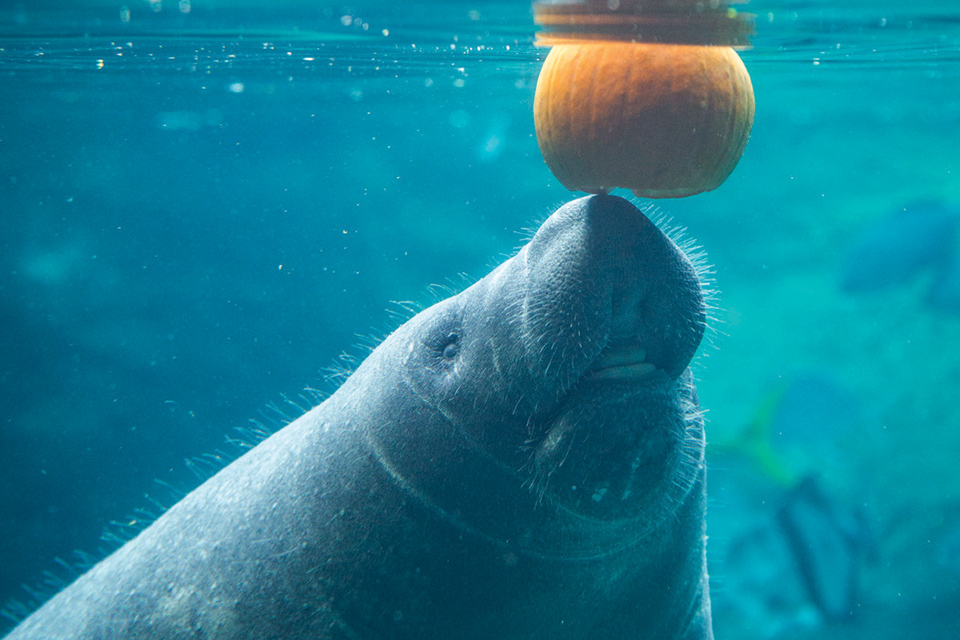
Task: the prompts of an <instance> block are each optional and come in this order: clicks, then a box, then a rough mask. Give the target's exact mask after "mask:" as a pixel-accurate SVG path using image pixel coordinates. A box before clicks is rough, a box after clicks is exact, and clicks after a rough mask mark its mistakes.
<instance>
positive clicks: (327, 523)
mask: <svg viewBox="0 0 960 640" xmlns="http://www.w3.org/2000/svg"><path fill="white" fill-rule="evenodd" d="M704 318H705V313H704V304H703V298H702V294H701V286H700V281H699V279H698V277H697V274H696V272H695V270H694V268H693V267H692V266H691V264H690V262H689V261H688V260H687V258H686V257H685V256H684V254H683V253H682V252H681V251H680V250H679V249H678V248H677V247H676V246H675V245H674V243H673V242H671V241H670V240H669V239H668V238H667V237H666V236H664V235H663V234H662V233H661V232H660V231H659V230H658V229H657V228H656V227H655V226H654V225H653V224H652V223H651V222H650V221H649V220H648V219H647V218H646V217H644V215H643V214H642V213H641V212H640V211H639V210H637V209H636V208H635V207H634V206H633V205H631V204H630V203H628V202H627V201H625V200H622V199H620V198H616V197H613V196H590V197H587V198H582V199H579V200H576V201H574V202H571V203H569V204H567V205H565V206H563V207H561V208H560V209H559V210H558V211H557V212H556V213H554V214H553V215H552V216H551V217H550V218H549V219H548V220H547V221H546V222H545V223H544V224H543V226H542V227H541V228H540V229H539V231H538V232H537V234H536V235H535V236H534V238H533V239H532V240H531V241H530V242H529V243H528V244H527V245H526V246H524V247H523V248H522V249H521V250H520V252H519V253H518V254H517V255H516V256H515V257H513V258H511V259H510V260H507V261H506V262H505V263H503V264H501V265H500V266H499V267H498V268H496V269H495V270H494V271H493V272H492V273H490V274H489V275H488V276H487V277H485V278H484V279H482V280H480V281H479V282H477V283H476V284H474V285H473V286H471V287H470V288H468V289H466V290H465V291H464V292H463V293H460V294H459V295H455V296H453V297H451V298H448V299H446V300H444V301H442V302H440V303H438V304H436V305H434V306H432V307H430V308H429V309H426V310H425V311H423V312H421V313H420V314H418V315H417V316H415V317H414V318H412V319H411V320H410V321H408V322H407V323H406V324H404V325H403V326H401V327H400V328H399V329H397V330H396V331H395V332H394V333H393V334H392V335H390V336H389V337H388V338H387V339H386V340H384V342H383V343H382V344H381V345H380V346H379V347H378V348H377V349H376V350H375V351H373V352H372V353H371V354H370V356H369V357H368V358H367V359H366V360H365V361H364V362H363V363H362V364H361V365H360V367H359V368H358V369H357V370H356V372H355V373H354V374H353V375H352V376H351V377H350V378H349V379H348V380H347V381H346V382H345V383H344V384H343V385H342V387H341V388H340V389H339V390H338V391H337V392H336V393H334V394H333V395H332V396H331V397H330V398H328V399H327V400H326V401H325V402H323V403H322V404H321V405H319V406H317V407H315V408H314V409H312V410H311V411H309V412H308V413H306V414H305V415H304V416H302V417H301V418H299V419H298V420H296V421H294V422H293V423H291V424H289V425H288V426H286V427H284V428H283V429H281V430H280V431H278V432H277V433H276V434H274V435H273V436H271V437H270V438H268V439H266V440H265V441H263V442H262V443H261V444H259V445H258V446H257V447H255V448H254V449H252V450H251V451H250V452H248V453H247V454H246V455H244V456H242V457H240V458H239V459H238V460H236V461H234V462H233V463H232V464H230V465H229V466H227V467H226V468H225V469H223V470H222V471H221V472H220V473H218V474H217V475H215V476H214V477H212V478H211V479H209V480H208V481H207V482H205V483H204V484H203V485H202V486H201V487H200V488H198V489H197V490H195V491H193V492H192V493H190V494H189V495H188V496H186V497H185V498H184V499H183V500H182V501H180V502H179V503H178V504H176V505H175V506H173V507H172V508H171V509H170V510H169V511H167V513H165V514H164V515H163V516H162V517H160V518H159V519H158V520H157V521H156V522H155V523H153V525H152V526H150V527H149V528H147V529H146V530H144V531H143V532H142V533H140V535H138V536H137V537H136V538H134V539H133V540H131V541H130V542H129V543H127V544H126V545H125V546H123V547H122V548H120V549H119V550H118V551H116V552H115V553H113V554H112V555H111V556H109V557H108V558H106V559H105V560H103V561H102V562H100V563H99V564H97V565H96V566H95V567H93V568H92V569H91V570H90V571H88V572H87V573H86V574H85V575H83V576H81V577H80V578H79V579H78V580H77V581H76V582H74V583H73V584H72V585H71V586H69V587H68V588H66V589H65V590H64V591H62V592H61V593H59V594H58V595H56V596H55V597H54V598H53V599H51V600H50V601H48V602H47V603H46V604H45V605H44V606H43V607H41V608H40V609H39V610H38V611H37V612H36V613H34V614H33V615H32V616H30V617H29V618H27V619H26V620H24V621H23V622H22V623H21V624H20V625H19V626H18V627H17V628H16V629H15V630H14V631H13V632H12V634H11V635H10V636H8V638H9V640H24V639H39V638H57V639H62V638H91V639H92V638H96V639H101V638H117V639H121V638H122V639H125V640H130V639H135V638H164V639H174V638H209V639H212V638H228V639H231V640H233V639H238V638H284V639H292V638H310V639H314V640H315V639H318V638H319V639H325V638H365V639H371V640H374V639H376V640H385V639H391V638H397V639H399V638H409V639H416V640H431V639H443V640H446V639H451V638H458V639H461V638H466V639H472V638H476V639H478V640H479V639H483V640H490V639H492V638H506V639H509V638H523V639H525V640H528V639H535V638H544V639H546V638H549V639H550V640H557V639H560V638H578V639H587V638H645V639H656V640H660V639H668V638H669V639H673V638H689V639H693V638H696V639H702V638H712V631H711V622H710V604H709V602H710V601H709V595H708V588H707V574H706V566H705V535H704V503H705V492H704V464H703V452H704V439H703V423H702V420H701V416H700V412H699V409H698V406H697V399H696V392H695V390H694V387H693V383H692V379H691V375H690V371H689V369H688V363H689V362H690V359H691V358H692V357H693V355H694V352H695V351H696V349H697V346H698V345H699V343H700V339H701V337H702V335H703V330H704Z"/></svg>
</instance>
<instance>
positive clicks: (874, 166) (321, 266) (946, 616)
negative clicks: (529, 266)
mask: <svg viewBox="0 0 960 640" xmlns="http://www.w3.org/2000/svg"><path fill="white" fill-rule="evenodd" d="M32 6H33V5H29V6H28V5H27V3H23V4H21V5H18V6H12V7H7V5H3V4H0V34H2V35H0V87H2V88H0V91H2V100H0V327H2V328H3V331H2V332H0V354H2V355H0V415H2V416H3V423H2V428H0V513H2V514H3V517H0V567H3V568H2V570H0V602H2V601H6V600H7V599H8V598H17V599H20V600H28V599H29V596H28V594H27V592H26V591H25V590H24V588H23V587H22V585H23V584H27V585H31V588H33V586H34V585H36V586H38V587H39V590H40V591H41V592H43V593H49V592H50V591H51V588H50V587H43V586H39V585H41V584H42V583H43V581H44V579H45V576H44V572H45V571H52V572H53V573H54V574H56V575H60V576H65V575H66V574H67V571H66V570H62V569H60V568H58V564H57V563H56V562H54V561H53V558H54V557H60V558H62V559H64V560H65V561H67V563H74V562H75V561H76V560H77V559H78V558H77V556H76V555H74V554H75V552H74V550H75V549H81V550H83V551H85V552H88V553H92V554H96V552H97V549H98V548H99V547H109V546H110V541H106V542H103V541H101V539H100V536H101V534H102V533H103V531H104V527H105V525H107V524H108V523H109V522H111V521H119V522H125V523H128V524H129V523H133V525H132V526H133V527H134V528H135V527H136V526H138V523H139V522H142V521H144V520H149V518H150V517H151V514H155V513H156V512H157V511H158V508H157V507H155V506H154V502H159V503H161V504H168V503H169V500H170V492H169V490H168V489H166V488H165V485H166V484H170V485H173V486H176V487H180V488H186V489H188V488H190V487H192V486H195V485H196V484H197V483H198V482H199V480H198V478H197V475H195V474H194V473H192V472H191V470H190V468H189V466H188V465H185V464H184V463H183V460H184V459H185V458H192V457H195V456H198V455H201V454H204V453H209V452H212V451H215V450H217V449H223V448H224V446H223V442H224V437H225V435H227V434H229V433H230V432H231V429H232V428H233V427H236V426H238V425H244V424H246V423H247V421H248V420H249V419H251V418H255V419H260V420H261V421H263V422H267V423H269V422H271V421H273V420H275V419H280V420H282V418H280V417H279V416H276V415H275V414H277V413H279V414H285V415H291V416H292V415H295V414H297V413H299V411H300V410H299V409H298V408H296V407H294V406H291V404H288V403H287V401H286V400H285V398H289V399H290V401H291V403H293V404H303V402H302V401H300V400H298V399H297V397H298V395H299V394H300V390H301V389H302V388H303V387H304V385H310V386H313V387H317V388H320V389H323V390H330V389H332V388H333V387H334V386H335V384H336V381H335V380H332V381H331V380H328V375H329V373H330V370H331V369H336V368H337V367H339V366H340V365H339V364H338V362H339V360H338V356H340V354H342V353H344V352H346V353H347V354H352V355H354V356H357V355H362V353H363V349H362V348H361V347H359V346H358V345H361V344H364V343H368V342H370V341H371V338H369V336H373V338H376V337H378V336H381V335H383V333H384V332H386V331H389V330H390V329H392V328H393V327H395V326H396V325H397V324H398V322H399V320H397V318H396V314H395V313H394V311H393V310H396V309H398V308H399V307H398V306H397V305H395V304H393V302H396V301H413V302H416V303H426V302H429V301H431V300H433V299H435V297H436V295H442V293H441V294H436V293H431V292H430V291H429V290H428V285H432V284H438V285H447V286H452V287H454V288H457V287H459V286H461V285H462V283H463V282H464V281H465V280H464V277H463V276H462V275H461V274H465V275H466V281H469V280H470V279H473V278H476V277H479V276H481V275H483V273H485V271H486V269H487V268H488V267H489V266H490V265H491V264H493V263H495V262H497V261H498V260H499V259H500V258H501V257H502V256H504V255H506V254H508V253H510V252H511V251H512V250H513V249H514V248H516V246H517V245H518V244H520V243H521V241H522V239H523V238H524V237H525V236H524V233H525V230H527V229H530V228H533V227H535V226H536V225H537V224H538V222H539V221H540V220H542V219H543V218H544V217H545V216H546V215H547V214H548V213H549V212H550V211H551V210H552V209H553V208H555V207H556V206H557V205H559V204H560V203H562V202H564V201H566V200H569V199H570V198H572V197H573V195H572V194H570V193H569V192H567V191H566V190H565V189H563V188H562V187H561V186H560V185H559V184H558V183H557V182H556V180H555V179H554V178H553V177H552V175H551V174H550V172H549V170H548V169H547V168H546V166H545V164H544V163H543V160H542V158H541V156H540V153H539V150H538V148H537V145H536V140H535V138H534V134H533V122H532V115H531V110H532V100H533V94H534V88H535V83H536V76H537V72H538V68H539V64H540V62H541V60H542V59H543V57H544V55H545V52H544V51H543V50H539V49H536V48H534V47H533V46H532V44H531V43H532V36H533V25H532V20H531V18H530V8H529V5H527V4H525V3H523V2H515V3H487V2H482V3H452V2H451V3H424V4H408V5H404V6H403V7H395V6H393V5H390V6H377V5H374V4H368V5H364V6H362V7H360V6H354V7H352V8H348V7H343V6H337V5H320V6H316V5H311V7H310V8H307V9H298V8H297V7H296V6H292V5H279V4H278V5H276V6H275V9H274V10H272V11H269V12H268V11H256V10H254V9H249V8H243V9H232V10H226V9H223V8H218V7H216V6H212V7H209V8H207V7H204V6H202V5H201V3H200V2H199V0H195V1H194V2H193V3H192V6H190V11H189V13H187V12H184V11H182V10H181V8H182V7H184V5H183V4H182V3H181V4H180V5H177V3H164V4H163V5H162V6H160V5H159V4H156V5H154V6H156V7H159V8H160V10H159V11H157V12H154V11H153V10H152V8H151V6H150V5H147V4H143V5H141V4H136V5H134V4H133V3H131V4H130V7H129V10H128V13H127V14H124V13H123V12H122V11H121V10H119V9H118V8H117V7H114V6H112V5H111V6H105V7H98V6H92V7H90V8H89V9H86V10H82V11H80V10H78V11H75V12H70V13H64V12H62V11H58V10H55V9H51V10H42V9H33V8H31V7H32ZM748 9H749V10H750V11H751V12H753V13H755V14H757V31H758V34H757V36H756V37H755V38H754V41H753V42H754V47H753V48H752V49H750V50H747V51H743V52H741V55H742V57H743V60H744V62H745V64H746V66H747V68H748V69H749V71H750V74H751V77H752V79H753V83H754V89H755V92H756V100H757V114H756V121H755V125H754V129H753V134H752V137H751V140H750V143H749V144H748V146H747V149H746V152H745V155H744V157H743V159H742V160H741V162H740V165H739V166H738V168H737V170H736V171H735V172H734V174H733V175H732V176H731V177H730V179H728V181H727V182H726V183H725V184H724V185H723V186H722V187H720V188H719V189H718V190H716V191H714V192H711V193H707V194H702V195H699V196H695V197H692V198H687V199H684V200H677V201H673V200H668V201H661V202H658V203H656V207H657V208H658V209H659V210H660V211H661V212H662V213H664V214H666V215H667V216H669V217H670V218H671V219H672V221H673V224H675V225H679V226H682V227H685V228H686V230H687V235H688V236H691V237H693V238H695V239H696V240H697V243H698V244H699V245H700V246H701V247H703V249H704V250H705V251H706V253H707V255H708V257H709V261H710V263H711V264H712V265H713V271H714V279H715V281H716V287H717V289H718V290H719V296H718V300H719V303H718V306H719V308H718V309H717V310H716V312H715V314H714V315H715V319H714V326H715V328H716V330H715V331H712V332H711V335H712V337H711V339H710V343H709V344H705V345H704V346H703V347H702V348H701V356H700V357H699V359H698V361H697V363H696V365H695V372H696V376H697V378H698V387H699V391H700V399H701V404H702V406H703V407H704V408H705V409H706V410H707V412H708V413H707V417H708V424H707V429H708V440H709V441H710V443H711V447H710V452H709V453H708V458H709V461H710V465H711V466H710V474H711V475H710V495H711V506H710V513H709V515H708V527H709V531H710V533H711V537H710V542H709V552H710V556H711V577H712V588H713V591H714V596H713V597H714V610H715V626H716V631H717V637H718V638H724V637H757V638H794V637H796V638H804V637H818V638H846V637H871V638H887V637H889V638H894V637H896V638H900V637H903V636H904V635H905V634H907V633H908V634H909V635H910V636H911V637H917V638H942V637H949V636H950V635H952V633H955V632H952V631H951V630H953V629H954V626H953V625H954V619H955V613H954V612H955V611H956V610H957V607H958V606H960V472H958V471H957V469H956V463H955V460H956V457H957V454H956V452H957V451H960V409H958V408H957V400H956V398H957V393H956V389H957V388H958V385H960V310H958V308H960V293H956V291H955V290H960V272H954V271H951V268H952V266H951V265H952V264H953V263H952V259H953V257H954V256H956V255H957V254H958V253H960V247H958V239H957V238H956V237H955V228H954V226H955V225H952V224H951V223H950V222H949V221H950V220H951V219H952V218H951V215H953V214H950V213H948V214H946V220H947V222H945V223H943V224H941V225H939V226H938V225H936V224H933V225H932V226H930V227H929V228H931V229H933V230H932V231H929V232H923V231H922V229H924V228H927V227H925V226H924V225H923V224H921V221H920V219H919V218H910V217H904V216H909V215H918V216H922V215H924V213H925V212H927V211H929V210H931V208H938V207H939V208H941V209H945V210H946V211H948V212H954V213H956V212H957V211H960V152H958V149H960V89H958V87H960V9H957V8H955V7H953V6H952V5H951V4H950V3H946V2H940V3H934V2H927V3H920V4H917V3H914V4H911V5H909V6H907V5H906V3H902V4H896V5H895V4H893V3H881V2H872V3H867V2H847V3H842V4H840V3H827V2H805V3H789V2H753V3H751V4H750V5H749V6H748ZM905 208H906V209H907V212H906V213H904V212H903V209H905ZM898 212H900V213H898ZM958 215H960V214H958ZM878 229H879V231H877V230H878ZM871 230H873V232H874V235H873V236H871V235H870V234H871ZM918 230H919V231H918ZM871 237H874V238H876V237H880V240H876V239H873V240H871ZM864 238H866V240H864ZM884 238H886V239H888V240H889V239H890V238H892V239H893V241H892V242H890V241H888V242H886V243H884V242H883V239H884ZM861 242H867V245H868V246H867V250H866V251H867V252H868V254H869V255H872V256H874V257H876V258H877V261H878V264H880V265H884V264H907V263H911V264H913V263H914V262H915V263H916V264H917V265H918V266H917V267H916V268H915V269H907V270H906V271H907V272H906V273H905V274H903V276H902V277H899V276H898V277H894V276H891V275H890V273H889V272H888V271H887V270H885V269H884V268H881V267H876V268H875V269H873V270H870V269H868V270H867V272H866V275H865V276H864V278H865V282H866V283H867V285H864V286H860V287H853V288H852V289H851V288H850V287H849V286H848V287H846V288H845V287H844V286H842V285H843V283H844V282H845V280H844V278H845V274H847V275H848V273H849V269H850V265H849V261H850V256H851V255H852V253H853V252H855V250H856V247H857V246H858V243H861ZM935 246H936V247H941V246H945V247H946V248H945V249H938V250H937V251H938V252H939V251H941V250H942V251H944V252H945V255H944V256H943V257H940V258H937V259H934V257H933V255H932V254H933V253H935V252H934V251H933V249H932V247H935ZM938 255H939V254H938ZM911 261H913V262H911ZM951 292H953V293H951ZM348 364H349V363H348ZM271 404H272V405H273V407H274V408H266V409H265V407H269V406H270V405H271ZM264 414H266V417H264ZM748 431H749V433H750V435H745V434H747V433H748ZM764 447H766V449H764ZM758 451H766V453H758ZM196 464H200V465H201V466H202V465H203V463H202V462H200V463H195V465H194V466H196ZM811 474H814V475H816V477H817V478H818V482H819V486H820V488H821V490H822V493H823V494H824V495H826V496H827V500H828V501H829V503H830V505H831V513H832V514H833V516H832V517H831V518H830V519H828V521H829V523H832V524H830V525H829V526H828V527H827V528H828V531H827V533H825V534H824V535H825V536H826V537H828V538H829V536H830V535H834V537H836V536H835V530H837V529H842V530H843V531H844V532H845V533H844V535H843V536H841V538H842V539H843V540H844V541H845V542H844V545H845V546H844V549H845V550H846V551H847V554H846V555H843V559H844V560H845V561H849V562H850V563H851V566H852V567H853V568H852V569H851V573H852V574H853V575H854V577H855V579H856V582H857V584H858V587H859V588H858V590H857V591H856V597H855V607H854V613H853V615H851V616H842V617H841V618H842V619H837V620H835V619H832V618H830V617H829V616H827V615H825V614H824V611H823V610H822V607H820V608H818V606H817V603H816V602H815V598H813V597H812V596H811V595H810V593H809V590H810V587H809V586H808V585H807V584H806V583H804V581H803V580H804V578H803V576H802V573H803V572H802V571H801V570H800V569H799V568H798V562H802V561H804V558H806V559H809V557H814V558H816V557H819V556H817V552H815V551H809V550H808V552H807V555H804V554H802V553H801V554H799V555H798V553H797V552H794V553H793V554H792V555H791V553H789V552H785V551H784V548H785V547H784V545H783V543H782V540H780V539H779V538H778V537H777V536H778V535H779V533H778V532H780V531H781V530H780V529H778V528H777V526H778V525H777V524H776V523H777V515H776V514H777V512H778V511H777V510H778V509H780V508H781V507H782V506H783V505H785V504H790V500H791V496H792V495H794V494H792V493H791V490H792V489H793V488H794V487H795V486H797V484H798V483H800V482H801V480H802V479H803V478H805V477H809V476H810V475H811ZM201 475H202V472H201ZM156 479H160V480H161V481H162V483H163V484H158V483H157V482H155V480H156ZM145 494H148V495H149V498H148V497H145ZM134 521H136V522H134ZM851 523H853V524H851ZM825 526H826V525H825ZM831 527H832V528H831ZM778 541H779V542H778ZM767 550H770V551H769V552H767ZM808 556H809V557H808ZM827 591H829V589H827ZM6 622H8V621H6V620H4V622H3V623H4V624H5V623H6ZM0 628H2V627H0Z"/></svg>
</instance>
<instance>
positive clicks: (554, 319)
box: [384, 196, 705, 528]
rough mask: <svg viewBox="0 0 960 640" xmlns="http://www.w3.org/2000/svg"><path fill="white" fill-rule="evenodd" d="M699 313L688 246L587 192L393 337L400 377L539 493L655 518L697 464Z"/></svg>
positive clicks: (673, 501) (556, 502) (564, 505)
mask: <svg viewBox="0 0 960 640" xmlns="http://www.w3.org/2000/svg"><path fill="white" fill-rule="evenodd" d="M704 326H705V308H704V301H703V295H702V290H701V283H700V280H699V278H698V276H697V272H696V270H695V269H694V267H693V266H692V264H691V262H690V260H688V258H687V257H686V256H685V255H684V253H683V252H682V251H681V250H680V249H679V248H678V247H677V246H676V245H675V244H674V243H673V242H672V241H671V240H670V239H669V238H668V237H667V236H666V235H664V234H663V233H662V232H661V231H660V230H659V229H658V228H657V227H656V226H655V225H654V224H653V223H652V222H650V220H648V219H647V218H646V217H645V216H644V215H643V214H642V213H641V212H640V211H639V210H638V209H637V208H636V207H634V206H633V205H632V204H630V203H629V202H627V201H626V200H623V199H621V198H617V197H614V196H589V197H586V198H581V199H579V200H575V201H573V202H570V203H568V204H566V205H564V206H563V207H561V208H560V209H559V210H558V211H556V212H555V213H554V214H553V215H552V216H550V218H549V219H548V220H547V221H546V222H544V224H543V225H542V226H541V227H540V229H539V230H538V231H537V233H536V234H535V236H534V237H533V239H532V240H530V242H529V243H527V244H526V245H525V246H524V247H523V248H522V249H521V250H520V251H519V253H518V254H517V255H516V256H514V257H513V258H511V259H509V260H507V261H506V262H505V263H503V264H501V265H500V266H499V267H497V268H496V269H495V270H494V271H493V272H492V273H490V274H489V275H488V276H487V277H485V278H483V279H482V280H480V281H479V282H477V283H476V284H474V285H473V286H471V287H469V288H468V289H466V290H465V291H463V292H462V293H460V294H459V295H456V296H454V297H451V298H449V299H447V300H444V301H442V302H440V303H438V304H436V305H434V306H433V307H431V308H429V309H427V310H426V311H424V312H422V313H420V314H419V315H418V316H416V317H415V318H414V319H412V320H411V321H410V322H408V323H407V324H406V325H404V326H403V327H401V329H399V330H398V331H397V332H396V333H395V334H394V335H393V336H391V338H390V339H389V340H388V342H390V343H395V345H394V346H393V347H390V349H391V351H398V352H402V353H403V361H402V364H401V365H400V366H401V369H402V371H403V378H404V381H403V385H404V386H405V387H406V388H407V389H409V391H410V392H411V393H412V394H413V395H415V396H416V397H417V398H418V399H419V401H420V402H422V403H423V404H424V405H425V406H428V407H430V409H431V410H434V411H436V412H437V413H438V414H439V415H441V416H442V419H443V420H444V421H445V423H446V424H448V425H449V428H450V429H454V430H459V431H460V432H462V433H463V434H465V435H466V437H467V438H468V439H469V440H470V441H471V442H472V443H474V444H475V445H476V447H477V448H478V449H479V450H481V452H482V455H485V456H490V457H492V458H493V459H495V460H496V461H497V464H499V465H500V466H501V467H502V468H504V469H506V470H508V471H509V472H511V473H513V474H515V475H516V479H517V482H518V484H522V485H524V486H525V487H526V491H529V492H531V493H532V494H534V495H535V496H536V498H537V500H538V501H539V504H541V505H544V508H549V506H552V507H553V508H555V509H564V510H569V511H571V512H573V513H577V514H581V515H582V516H584V517H587V518H591V519H600V520H611V521H613V520H616V521H624V520H628V521H630V520H636V521H640V522H642V523H647V524H648V525H650V526H654V525H655V524H656V523H657V522H658V521H660V520H661V519H662V518H663V517H664V516H665V515H666V514H668V513H670V512H671V510H672V509H673V508H674V507H675V506H676V505H677V504H678V503H679V502H680V501H681V500H682V499H683V498H684V497H685V496H686V495H687V493H688V492H689V491H690V489H691V487H692V486H693V484H694V482H695V480H696V478H697V476H698V472H699V470H700V468H701V466H702V457H703V433H702V421H701V420H700V416H699V412H698V409H697V403H696V397H695V392H694V389H693V384H692V382H691V376H690V373H689V370H688V364H689V362H690V360H691V358H692V357H693V355H694V353H695V351H696V350H697V347H698V345H699V343H700V340H701V338H702V336H703V332H704ZM396 343H399V344H396ZM384 346H387V345H386V344H385V345H384ZM638 526H639V527H640V528H643V527H642V526H640V525H638Z"/></svg>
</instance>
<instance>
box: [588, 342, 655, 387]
mask: <svg viewBox="0 0 960 640" xmlns="http://www.w3.org/2000/svg"><path fill="white" fill-rule="evenodd" d="M658 371H660V372H662V371H663V370H662V369H660V368H658V367H657V366H656V365H655V364H653V363H651V362H648V361H647V350H646V349H644V348H643V347H606V348H604V349H603V351H601V352H600V355H599V356H597V359H596V360H594V361H593V364H592V365H590V368H589V369H587V371H586V373H585V375H584V377H585V378H587V379H589V380H633V381H635V380H647V379H649V378H650V377H652V376H653V375H654V374H655V373H656V372H658Z"/></svg>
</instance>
